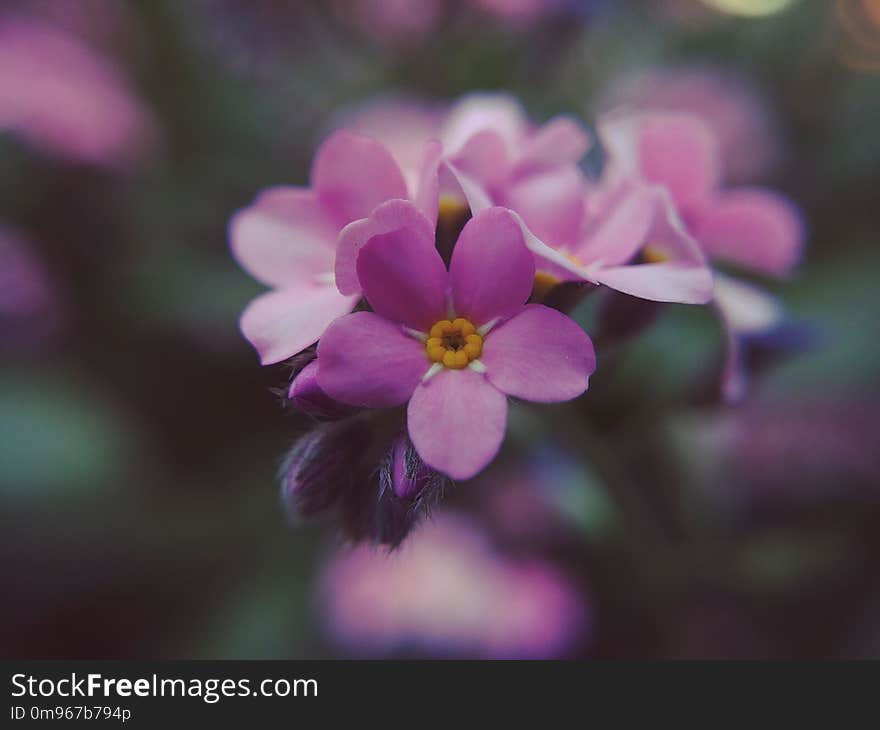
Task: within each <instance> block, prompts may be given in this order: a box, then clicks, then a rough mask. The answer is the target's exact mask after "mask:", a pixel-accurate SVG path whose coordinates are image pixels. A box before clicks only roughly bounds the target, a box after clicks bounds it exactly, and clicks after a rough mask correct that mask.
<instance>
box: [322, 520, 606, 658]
mask: <svg viewBox="0 0 880 730" xmlns="http://www.w3.org/2000/svg"><path fill="white" fill-rule="evenodd" d="M319 597H320V611H321V618H322V621H323V623H324V625H325V626H326V630H327V633H328V634H329V636H330V637H331V639H332V640H333V641H334V643H336V644H337V645H339V646H340V647H342V648H344V649H345V650H347V651H348V652H350V653H352V654H354V655H361V656H363V655H367V656H387V655H389V654H395V653H400V652H417V653H421V654H427V655H431V656H460V657H474V658H492V659H504V658H528V659H541V658H554V657H560V656H564V655H565V654H566V652H567V650H569V649H570V647H571V645H572V643H573V642H574V641H576V640H578V639H579V638H580V637H582V636H583V635H584V634H585V633H586V631H587V630H588V629H589V625H590V614H589V607H588V606H587V605H585V603H584V600H583V598H582V597H581V596H580V595H579V594H578V593H577V592H576V591H575V589H574V587H573V586H572V585H571V584H570V583H569V582H568V581H567V580H566V579H565V578H564V577H563V576H562V575H561V574H560V573H559V572H558V571H557V570H556V569H555V568H554V567H552V566H551V565H549V564H548V563H545V562H542V561H539V560H535V559H531V560H514V559H512V558H509V557H506V556H504V555H503V554H501V553H499V552H498V551H497V550H496V548H495V547H494V546H493V545H492V543H491V542H490V540H489V539H488V537H487V536H486V535H485V534H484V533H483V532H482V530H481V529H480V528H479V527H478V525H476V524H475V523H473V522H471V521H469V520H467V519H465V518H464V517H460V516H456V515H455V514H453V513H449V512H446V513H438V514H436V515H435V517H434V519H433V520H431V521H429V522H427V523H425V524H423V525H422V526H421V527H420V528H419V529H418V531H417V532H416V533H415V534H414V535H413V536H412V537H411V538H410V539H409V541H408V542H407V543H405V544H404V545H403V546H402V547H401V548H400V549H399V550H398V551H397V552H393V553H390V554H387V553H384V552H379V551H377V550H375V549H373V548H371V547H369V546H366V545H361V546H359V547H356V548H354V549H347V550H344V551H342V552H340V553H338V554H337V555H336V556H334V557H333V559H332V560H331V561H330V563H329V564H328V565H327V567H326V569H325V572H324V575H323V578H322V582H321V586H320V593H319Z"/></svg>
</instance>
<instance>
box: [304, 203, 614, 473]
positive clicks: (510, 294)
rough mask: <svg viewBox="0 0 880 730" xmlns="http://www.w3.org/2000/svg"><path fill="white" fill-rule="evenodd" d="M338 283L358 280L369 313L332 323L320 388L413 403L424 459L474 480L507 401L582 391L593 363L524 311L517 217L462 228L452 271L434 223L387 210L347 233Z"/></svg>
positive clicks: (358, 398)
mask: <svg viewBox="0 0 880 730" xmlns="http://www.w3.org/2000/svg"><path fill="white" fill-rule="evenodd" d="M336 272H337V280H338V281H339V282H340V287H341V288H342V287H343V283H346V282H348V281H350V280H351V278H352V277H356V281H357V282H358V283H359V286H360V288H361V289H362V290H363V293H364V296H365V297H366V299H367V301H368V302H369V304H370V305H371V307H372V309H373V311H372V312H357V313H355V314H350V315H348V316H346V317H342V318H341V319H338V320H336V321H335V322H334V323H333V324H332V325H330V327H329V328H328V329H327V331H326V332H325V333H324V336H323V337H322V338H321V341H320V343H319V345H318V383H319V384H320V386H321V388H322V389H323V390H324V391H325V392H326V393H327V394H328V395H330V396H331V397H332V398H335V399H336V400H339V401H341V402H343V403H348V404H350V405H357V406H366V407H391V406H399V405H403V404H404V403H408V407H407V421H408V431H409V436H410V439H411V440H412V443H413V445H414V446H415V448H416V450H417V451H418V453H419V456H420V457H421V458H422V460H423V461H424V462H425V463H426V464H427V465H428V466H431V467H433V468H434V469H437V470H438V471H440V472H443V473H444V474H447V475H448V476H450V477H452V478H455V479H468V478H470V477H472V476H474V475H475V474H476V473H477V472H479V471H480V470H481V469H483V468H484V467H485V466H486V465H487V464H488V463H489V462H490V461H491V460H492V459H493V458H494V456H495V454H496V452H497V451H498V449H499V447H500V445H501V442H502V440H503V438H504V431H505V427H506V421H507V397H506V396H508V395H510V396H514V397H518V398H523V399H525V400H532V401H539V402H554V401H564V400H568V399H571V398H574V397H576V396H578V395H580V394H581V393H583V392H584V391H585V390H586V388H587V385H588V381H589V376H590V374H591V373H592V372H593V370H594V369H595V365H596V361H595V355H594V352H593V346H592V343H591V341H590V339H589V337H588V336H587V335H586V334H585V333H584V332H583V330H581V328H580V327H578V326H577V325H576V324H575V323H574V322H573V321H571V320H570V319H568V318H567V317H565V316H564V315H562V314H560V313H559V312H557V311H555V310H552V309H549V308H547V307H544V306H541V305H536V304H532V305H525V302H526V301H527V299H528V298H529V295H530V293H531V290H532V283H533V280H534V273H535V265H534V260H533V257H532V256H531V254H530V253H529V252H528V250H527V249H526V248H525V246H524V245H523V238H522V233H521V230H520V228H519V226H518V224H517V223H516V222H515V220H514V218H513V216H512V215H511V213H510V212H509V211H507V210H504V209H502V208H492V209H489V210H486V211H483V212H482V213H478V214H477V215H475V216H474V217H473V218H472V219H471V220H470V221H469V222H468V223H467V224H466V225H465V227H464V229H463V230H462V232H461V235H460V236H459V238H458V242H457V244H456V246H455V249H454V251H453V254H452V260H451V263H450V267H449V271H447V270H446V267H445V265H444V264H443V260H442V258H441V257H440V254H439V253H438V251H437V249H436V247H435V245H434V235H433V229H432V226H431V225H430V223H429V221H428V220H427V219H426V218H425V217H424V216H422V215H421V214H420V213H419V212H418V211H417V210H416V209H415V208H414V206H412V205H411V204H409V203H404V202H401V201H390V202H389V203H386V204H385V205H383V206H380V207H379V208H378V209H377V210H376V211H375V212H374V213H373V215H372V216H370V217H369V218H368V219H366V220H364V221H359V222H357V223H355V224H352V225H351V226H349V227H348V228H347V229H346V231H345V232H344V233H343V236H342V237H341V239H340V243H339V253H338V256H337V262H336Z"/></svg>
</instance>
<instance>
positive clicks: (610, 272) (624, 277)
mask: <svg viewBox="0 0 880 730" xmlns="http://www.w3.org/2000/svg"><path fill="white" fill-rule="evenodd" d="M595 277H596V280H597V281H598V282H599V283H600V284H604V285H605V286H608V287H611V288H612V289H616V290H617V291H620V292H623V293H624V294H632V295H633V296H634V297H641V298H642V299H650V300H652V301H655V302H677V303H679V304H706V302H708V301H710V300H711V299H712V272H711V271H709V269H708V268H707V267H705V266H694V265H693V264H686V263H672V262H668V263H662V264H635V265H630V266H611V267H609V268H607V269H600V270H599V271H598V272H596V274H595Z"/></svg>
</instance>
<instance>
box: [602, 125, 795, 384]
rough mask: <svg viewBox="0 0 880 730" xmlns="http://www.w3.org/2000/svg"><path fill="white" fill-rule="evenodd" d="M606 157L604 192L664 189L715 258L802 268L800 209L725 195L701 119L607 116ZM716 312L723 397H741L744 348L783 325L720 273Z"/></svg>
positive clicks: (768, 195)
mask: <svg viewBox="0 0 880 730" xmlns="http://www.w3.org/2000/svg"><path fill="white" fill-rule="evenodd" d="M599 132H600V136H601V138H602V141H603V143H604V145H605V147H606V150H607V152H608V158H609V159H608V163H607V165H606V170H605V171H604V172H603V186H604V188H605V189H606V190H611V191H613V190H615V189H617V188H618V187H627V186H632V185H633V184H636V185H643V186H644V185H647V186H659V187H662V188H663V189H664V190H665V191H666V192H667V193H668V194H669V195H670V197H671V199H672V201H673V202H674V203H675V207H676V209H677V211H678V213H679V214H680V215H681V218H682V219H683V221H684V223H685V225H686V226H687V230H688V231H689V232H690V234H692V235H693V237H694V239H696V241H697V242H698V243H699V245H700V246H701V248H702V249H703V251H705V253H706V254H707V255H708V256H709V257H710V258H712V259H718V260H720V261H725V262H729V263H732V264H735V265H737V266H740V267H743V268H746V269H751V270H753V271H756V272H758V273H761V274H765V275H775V276H782V275H785V274H787V273H788V272H789V271H790V270H791V268H792V267H793V266H794V265H795V264H796V263H797V261H798V259H799V257H800V253H801V248H802V246H803V240H804V227H803V221H802V218H801V215H800V212H799V211H798V209H797V207H796V206H795V205H794V204H793V203H792V202H791V201H789V200H788V199H787V198H785V197H783V196H782V195H780V194H779V193H776V192H773V191H771V190H767V189H764V188H757V187H742V188H734V189H724V188H723V187H722V185H721V180H722V173H723V170H722V158H721V155H720V151H719V147H718V144H717V140H716V138H715V136H714V135H713V134H712V131H711V129H710V128H709V127H708V126H707V125H706V124H705V122H703V121H702V120H701V119H700V118H698V117H695V116H693V115H689V114H677V113H671V112H640V113H633V114H613V115H609V116H606V117H605V118H604V119H603V120H602V122H601V123H600V125H599ZM714 296H715V305H716V308H717V309H718V311H719V314H720V316H721V319H722V321H723V323H724V325H725V328H726V331H727V337H728V343H729V346H728V361H727V364H726V366H725V374H724V391H725V396H726V397H727V398H728V399H736V398H738V397H740V396H741V395H742V393H743V388H744V382H745V380H744V373H742V370H741V367H740V362H739V360H740V358H739V342H740V340H741V338H742V337H743V336H748V335H754V334H758V333H763V332H767V331H769V330H771V329H773V328H775V327H776V326H778V325H779V324H780V323H781V321H782V314H781V311H782V310H781V308H780V307H779V306H778V305H776V304H775V303H774V302H773V301H772V300H771V299H770V298H769V297H768V296H767V295H766V294H764V293H763V292H760V291H759V290H756V289H754V288H753V287H750V286H748V285H746V284H743V283H741V282H736V281H734V280H732V279H729V278H727V277H722V276H719V275H717V274H716V277H715V291H714Z"/></svg>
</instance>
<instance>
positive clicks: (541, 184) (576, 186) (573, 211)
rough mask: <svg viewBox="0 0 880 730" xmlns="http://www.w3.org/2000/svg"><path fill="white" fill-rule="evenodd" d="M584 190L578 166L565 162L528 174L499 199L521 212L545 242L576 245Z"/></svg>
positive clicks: (563, 245)
mask: <svg viewBox="0 0 880 730" xmlns="http://www.w3.org/2000/svg"><path fill="white" fill-rule="evenodd" d="M584 192H585V185H584V176H583V174H582V173H581V171H580V170H579V169H578V167H577V166H576V165H563V166H557V167H554V168H552V169H550V170H546V171H541V172H535V173H532V174H529V175H526V176H525V177H523V178H521V179H520V180H518V181H516V182H515V183H514V184H513V185H511V186H510V187H509V188H508V189H507V190H506V191H505V193H504V195H503V197H502V198H501V199H499V200H498V201H497V202H498V203H500V204H502V205H506V206H507V207H508V208H512V209H513V210H515V211H516V212H517V213H519V214H520V215H521V216H522V218H523V220H524V221H525V222H526V225H528V227H529V228H530V229H531V230H532V232H533V233H534V234H535V235H536V236H537V237H538V238H540V239H541V240H542V241H544V242H545V243H547V244H549V245H551V246H553V247H556V248H559V247H567V246H572V245H574V244H575V243H576V242H577V240H578V237H579V236H580V233H581V226H582V224H583V219H584Z"/></svg>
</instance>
